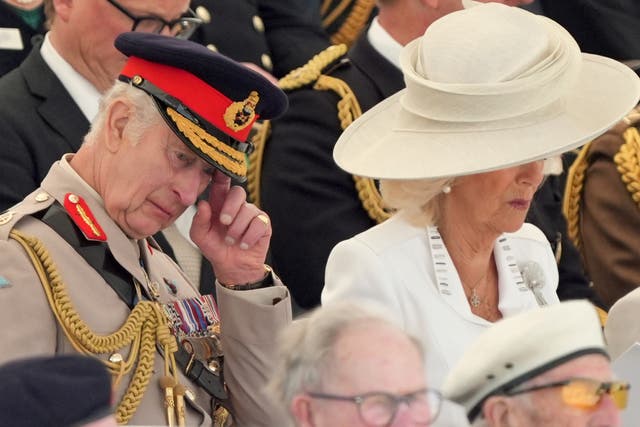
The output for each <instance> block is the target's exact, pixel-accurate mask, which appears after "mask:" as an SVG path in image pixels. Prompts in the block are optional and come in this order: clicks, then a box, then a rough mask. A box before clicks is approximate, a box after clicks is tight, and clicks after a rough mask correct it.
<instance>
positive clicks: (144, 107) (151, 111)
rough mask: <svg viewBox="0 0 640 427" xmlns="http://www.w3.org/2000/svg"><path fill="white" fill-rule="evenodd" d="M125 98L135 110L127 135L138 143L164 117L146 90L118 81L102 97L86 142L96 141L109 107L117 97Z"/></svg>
mask: <svg viewBox="0 0 640 427" xmlns="http://www.w3.org/2000/svg"><path fill="white" fill-rule="evenodd" d="M122 98H125V99H127V100H129V102H130V103H131V109H132V110H133V119H132V120H131V122H130V123H129V124H128V125H127V128H126V137H127V138H128V139H129V140H130V141H132V143H133V144H136V143H137V142H138V141H139V140H140V138H141V137H142V134H143V133H144V132H145V131H146V130H147V129H149V128H150V127H153V126H155V125H157V124H159V123H161V122H162V117H161V116H160V113H159V112H158V109H157V108H156V105H155V103H154V101H153V99H152V98H151V96H150V95H149V94H147V93H146V92H145V91H143V90H141V89H138V88H135V87H133V86H131V85H130V84H128V83H124V82H121V81H116V82H115V84H114V85H113V86H112V87H111V89H109V90H108V91H107V92H106V93H105V94H104V95H103V96H102V98H101V99H100V106H99V109H98V114H96V117H95V118H94V120H93V122H92V123H91V129H90V130H89V133H88V134H87V135H86V136H85V139H84V143H85V144H91V143H93V141H95V139H96V136H97V135H98V134H99V133H101V132H102V130H103V128H104V125H105V120H106V117H107V110H108V107H109V106H110V105H111V104H112V103H113V102H114V101H115V100H117V99H122Z"/></svg>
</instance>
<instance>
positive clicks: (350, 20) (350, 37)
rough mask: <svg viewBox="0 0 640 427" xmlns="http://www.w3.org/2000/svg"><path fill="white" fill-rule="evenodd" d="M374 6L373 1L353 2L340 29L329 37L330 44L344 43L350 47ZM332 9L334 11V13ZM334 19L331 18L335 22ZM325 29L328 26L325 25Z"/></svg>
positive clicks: (356, 0) (367, 20)
mask: <svg viewBox="0 0 640 427" xmlns="http://www.w3.org/2000/svg"><path fill="white" fill-rule="evenodd" d="M375 6H376V2H375V0H355V4H354V5H353V7H352V8H351V11H350V12H349V15H348V16H347V18H346V19H345V20H344V22H343V23H342V25H340V28H338V30H337V31H336V32H335V33H333V34H332V35H331V42H332V43H344V44H346V45H347V46H351V45H352V44H353V43H354V42H355V41H356V39H357V38H358V37H359V36H360V34H361V33H362V30H363V29H364V27H365V26H366V25H367V22H369V18H370V17H371V13H372V12H373V8H374V7H375ZM336 10H337V8H336V9H334V11H336ZM335 18H336V17H333V20H335ZM323 25H324V26H325V28H326V27H327V26H328V25H329V24H326V25H325V21H324V20H323Z"/></svg>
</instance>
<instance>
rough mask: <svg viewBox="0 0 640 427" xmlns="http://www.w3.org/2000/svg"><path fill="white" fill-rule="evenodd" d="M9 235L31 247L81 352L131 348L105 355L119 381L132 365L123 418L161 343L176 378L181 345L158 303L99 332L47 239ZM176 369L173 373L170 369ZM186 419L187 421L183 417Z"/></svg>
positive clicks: (138, 397) (137, 398) (119, 412)
mask: <svg viewBox="0 0 640 427" xmlns="http://www.w3.org/2000/svg"><path fill="white" fill-rule="evenodd" d="M10 237H11V238H12V239H14V240H16V241H17V242H18V243H19V244H20V245H21V246H22V247H23V249H24V250H25V251H26V253H27V255H28V256H29V259H30V260H31V262H32V264H33V266H34V269H35V270H36V273H37V274H38V277H39V279H40V282H41V283H42V286H43V289H44V292H45V294H46V296H47V300H48V301H49V305H50V307H51V310H52V311H53V314H54V315H55V317H56V319H57V321H58V324H59V325H60V327H61V328H62V330H63V332H64V334H65V335H66V337H67V338H68V339H69V341H70V342H71V344H72V345H73V347H74V348H75V349H76V351H78V352H79V353H81V354H85V355H91V356H97V355H99V354H111V353H114V352H116V351H122V350H123V349H126V347H127V346H130V348H129V355H128V358H127V359H126V360H113V361H112V360H103V361H102V362H103V363H104V364H105V365H106V366H107V368H108V369H109V371H110V372H111V374H112V376H114V378H115V379H116V382H117V381H119V380H120V379H121V378H122V376H123V375H124V374H126V373H128V372H130V371H131V370H132V369H133V370H134V372H133V376H132V378H131V381H130V382H129V385H128V386H127V389H126V391H125V393H124V395H123V397H122V400H121V401H120V403H119V404H118V406H117V409H116V419H117V421H118V423H119V424H126V423H127V422H128V421H129V420H130V419H131V417H132V416H133V414H134V413H135V411H136V410H137V409H138V406H139V405H140V402H141V401H142V397H143V395H144V393H145V391H146V389H147V386H148V385H149V381H150V379H151V376H152V375H153V368H154V360H155V356H156V343H157V344H158V345H159V346H161V347H162V349H163V350H164V355H165V375H166V376H172V377H173V378H174V380H175V381H176V383H177V380H178V377H177V368H176V363H175V358H174V356H173V354H174V353H175V352H176V351H177V350H178V345H177V342H176V339H175V337H174V336H173V335H172V334H171V331H170V330H169V326H168V325H167V320H166V318H165V316H164V315H163V314H162V310H161V309H160V307H159V305H158V303H156V302H153V301H140V302H138V304H136V306H135V307H134V308H133V310H131V314H130V315H129V316H128V317H127V320H126V321H125V323H124V324H123V325H122V326H121V327H120V328H119V329H118V330H117V331H116V332H114V333H112V334H109V335H98V334H96V333H95V332H93V331H92V330H91V329H90V328H89V326H88V325H87V324H86V323H85V322H84V321H83V320H82V319H81V318H80V316H79V315H78V312H77V311H76V309H75V307H74V306H73V303H72V301H71V299H70V298H69V295H68V293H67V290H66V286H65V284H64V282H63V281H62V278H61V277H60V274H59V272H58V269H57V267H56V265H55V263H54V261H53V260H52V258H51V256H50V254H49V252H48V250H47V249H46V248H45V247H44V244H43V243H42V242H41V241H40V240H39V239H37V238H35V237H30V236H27V235H25V234H23V233H21V232H20V231H18V230H15V229H14V230H12V231H11V233H10ZM171 372H173V374H172V373H171ZM180 421H181V425H184V417H182V420H180Z"/></svg>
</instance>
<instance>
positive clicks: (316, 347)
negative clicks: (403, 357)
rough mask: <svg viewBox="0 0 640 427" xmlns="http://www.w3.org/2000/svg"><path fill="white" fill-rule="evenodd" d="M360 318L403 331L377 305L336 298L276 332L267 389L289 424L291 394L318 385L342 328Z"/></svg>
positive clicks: (329, 365) (328, 372)
mask: <svg viewBox="0 0 640 427" xmlns="http://www.w3.org/2000/svg"><path fill="white" fill-rule="evenodd" d="M363 322H366V323H370V322H379V323H384V324H387V325H389V326H391V327H393V328H397V329H398V332H399V333H402V334H405V333H404V332H403V331H402V330H401V329H400V328H399V327H398V326H397V325H395V323H394V322H393V321H391V320H390V319H389V317H388V316H386V315H385V312H384V311H383V309H381V308H380V309H378V308H377V307H376V306H370V305H367V304H363V303H360V302H359V303H357V304H356V303H353V302H340V303H335V304H331V305H329V306H327V307H319V308H317V309H315V310H314V311H312V312H311V313H310V314H309V315H307V316H305V317H303V318H300V319H298V320H296V321H294V322H293V323H292V324H291V325H290V326H289V327H288V328H287V329H285V330H284V331H283V333H282V334H281V335H280V340H279V355H278V358H277V362H276V367H275V370H274V372H273V375H272V376H271V380H270V382H269V384H268V386H267V393H268V395H269V396H271V398H272V399H273V401H274V404H276V405H280V408H279V409H280V411H282V414H283V415H285V414H286V415H287V416H288V418H289V422H290V423H291V425H293V417H292V416H291V414H290V412H289V407H290V405H291V402H292V401H293V398H294V397H295V396H296V395H298V394H300V393H304V392H307V391H318V390H321V389H322V386H323V380H324V379H326V378H328V377H330V375H331V372H332V371H333V370H334V366H333V360H334V357H333V354H334V350H335V348H334V347H335V344H336V342H337V341H338V339H339V338H340V336H341V334H342V333H343V332H344V331H345V330H347V329H349V328H350V327H354V326H357V325H358V324H361V323H363ZM407 337H408V339H410V340H411V341H412V342H413V344H414V345H415V347H416V349H417V350H418V352H419V353H420V355H423V348H422V345H421V344H420V342H419V341H418V340H417V339H416V338H414V337H412V336H410V335H407ZM381 345H382V343H381Z"/></svg>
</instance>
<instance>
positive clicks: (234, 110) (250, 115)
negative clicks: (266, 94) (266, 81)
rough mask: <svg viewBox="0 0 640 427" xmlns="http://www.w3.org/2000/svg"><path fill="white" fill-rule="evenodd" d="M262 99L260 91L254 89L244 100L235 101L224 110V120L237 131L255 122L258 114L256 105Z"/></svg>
mask: <svg viewBox="0 0 640 427" xmlns="http://www.w3.org/2000/svg"><path fill="white" fill-rule="evenodd" d="M258 101H260V96H259V95H258V92H256V91H255V90H252V91H251V92H250V93H249V96H248V97H247V99H245V100H244V101H239V102H234V103H232V104H231V105H229V106H228V107H227V109H226V110H225V112H224V122H225V124H226V125H227V126H228V127H229V128H230V129H233V130H234V131H235V132H238V131H240V130H242V129H244V128H246V127H247V126H249V125H250V124H252V123H253V119H254V118H255V116H256V111H255V109H256V105H257V104H258Z"/></svg>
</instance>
